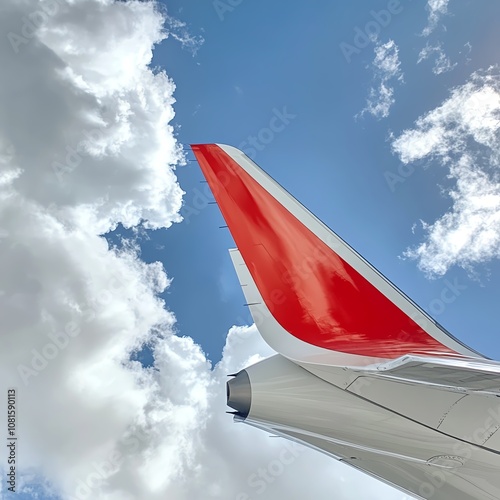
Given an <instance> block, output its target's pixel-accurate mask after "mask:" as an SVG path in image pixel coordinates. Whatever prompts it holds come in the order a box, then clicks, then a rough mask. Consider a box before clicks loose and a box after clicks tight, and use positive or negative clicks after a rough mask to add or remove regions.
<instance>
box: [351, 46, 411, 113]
mask: <svg viewBox="0 0 500 500" xmlns="http://www.w3.org/2000/svg"><path fill="white" fill-rule="evenodd" d="M374 52H375V58H374V60H373V63H372V68H373V71H374V74H375V80H376V86H373V87H371V89H370V92H369V95H368V99H367V101H366V107H365V108H364V109H363V111H362V112H361V114H364V113H366V112H368V113H370V114H372V115H373V116H375V117H376V118H387V117H388V116H389V112H390V109H391V106H392V105H393V104H394V102H395V99H394V88H393V86H392V84H391V83H390V81H391V80H394V79H396V80H397V81H399V82H402V81H403V73H402V72H401V68H400V66H401V62H400V61H399V49H398V46H397V45H396V44H395V43H394V40H389V41H388V42H387V43H385V44H382V43H381V42H377V44H376V45H375V48H374Z"/></svg>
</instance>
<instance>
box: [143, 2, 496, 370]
mask: <svg viewBox="0 0 500 500" xmlns="http://www.w3.org/2000/svg"><path fill="white" fill-rule="evenodd" d="M214 5H215V4H211V3H210V2H206V3H201V4H200V3H199V2H197V3H194V2H175V1H174V2H166V6H167V9H168V12H169V13H170V14H172V15H174V16H176V17H179V18H181V19H183V20H184V21H185V22H186V23H187V25H188V27H189V30H190V31H191V33H192V34H193V35H197V36H202V37H203V38H204V39H205V41H204V43H203V44H202V45H201V47H200V48H199V50H198V51H197V52H196V55H192V53H191V52H190V51H189V50H186V49H185V48H184V49H183V48H182V46H181V45H179V44H178V43H176V41H175V40H173V39H169V40H166V41H165V42H164V43H163V44H162V45H161V46H160V47H159V48H157V49H156V51H155V59H154V61H155V63H156V64H158V65H161V66H162V67H164V68H166V69H167V71H168V74H169V75H170V76H171V77H172V78H173V79H174V81H175V83H176V86H177V89H176V92H175V97H176V99H177V102H176V104H175V110H176V117H175V121H174V123H175V124H176V127H177V128H176V130H177V134H178V138H179V140H180V141H181V142H182V143H183V144H185V145H186V146H187V145H188V144H190V143H197V142H219V143H227V144H231V145H235V146H240V145H243V148H245V147H246V148H247V149H248V148H249V145H248V137H249V136H257V134H258V132H259V131H260V130H261V129H262V128H264V127H267V126H268V124H269V121H270V120H271V118H272V117H273V113H274V112H275V110H278V111H280V112H281V111H283V110H287V112H288V113H289V114H290V115H293V116H294V117H293V118H291V119H290V123H289V124H287V125H286V126H285V127H284V129H283V131H282V132H279V133H276V134H275V136H274V137H273V139H272V141H271V142H270V143H269V144H262V145H261V148H262V150H261V151H257V152H256V154H255V158H254V159H255V161H256V162H257V163H258V164H259V165H260V166H261V167H262V168H264V169H265V170H266V171H267V172H268V173H270V174H271V175H272V176H273V177H274V178H275V179H277V180H278V181H279V182H280V183H281V184H283V185H284V186H285V187H286V188H287V189H288V190H289V191H290V192H291V193H292V194H293V195H294V196H295V197H296V198H298V199H299V200H300V201H301V202H302V203H303V204H305V205H306V206H307V207H308V208H309V209H310V210H311V211H312V212H313V213H315V214H316V215H317V216H318V217H320V218H321V219H322V220H323V221H324V222H325V223H326V224H327V225H328V226H329V227H331V228H332V229H333V230H335V231H336V232H337V233H338V234H340V235H341V236H342V237H343V238H344V239H345V240H346V241H347V242H349V243H350V244H351V245H352V246H353V247H354V248H355V249H357V250H358V251H359V252H360V253H361V254H362V255H363V256H364V257H365V258H367V259H368V260H370V261H371V262H372V264H374V265H375V266H376V267H377V268H378V269H379V270H381V271H382V272H383V273H384V274H385V275H386V276H387V277H388V278H389V279H391V280H392V281H393V282H394V283H395V284H396V285H397V286H398V287H400V288H401V289H402V290H403V291H404V292H406V293H407V294H408V295H409V296H410V297H412V298H413V299H414V300H415V301H416V302H417V303H418V304H419V305H421V306H422V307H423V308H424V309H426V310H427V311H429V312H430V313H431V314H432V315H433V316H434V317H435V318H436V319H437V320H438V321H439V322H440V323H441V324H442V325H443V326H445V327H446V328H447V329H448V330H449V331H450V332H452V333H453V334H454V335H455V336H456V337H458V338H459V339H460V340H462V341H463V342H465V343H467V344H469V345H471V346H472V347H474V348H475V349H477V350H479V351H480V352H482V353H485V354H486V355H488V356H491V357H496V358H498V357H499V356H500V346H499V345H498V342H497V340H496V334H497V325H496V322H495V321H494V320H493V319H492V311H493V310H494V308H495V304H496V297H498V293H499V291H500V289H499V286H500V285H499V280H498V279H496V277H498V272H499V265H498V262H497V261H495V260H492V261H489V262H485V263H481V264H477V265H475V266H474V267H473V270H472V271H471V270H468V271H464V270H463V269H462V268H460V267H458V266H453V267H452V268H451V269H450V270H449V271H448V272H447V273H446V274H445V275H444V276H442V277H434V279H429V278H428V277H426V276H425V275H424V273H423V272H422V271H420V270H419V269H418V268H417V265H416V262H415V260H411V259H402V258H401V257H402V255H403V252H404V251H405V249H406V248H408V247H413V246H415V245H417V244H418V243H419V242H421V241H422V238H423V236H424V233H423V230H422V228H421V225H420V224H419V221H420V220H423V221H425V222H427V223H432V222H433V221H435V220H436V219H438V218H439V217H440V216H441V215H442V214H443V213H444V212H445V211H446V210H447V209H448V208H449V207H450V205H451V200H450V197H449V196H447V195H446V194H445V192H446V190H447V189H449V188H450V185H451V183H450V181H449V179H447V172H446V170H445V169H443V168H442V167H440V166H439V165H437V163H438V162H437V161H435V160H433V159H426V160H424V161H421V162H419V163H417V164H413V165H409V166H407V167H406V170H403V168H404V165H403V164H402V162H401V161H400V158H399V157H398V156H397V155H396V154H394V153H393V152H392V151H391V139H390V137H391V134H393V135H394V136H398V135H400V134H401V133H402V131H403V130H405V129H409V128H411V127H412V126H413V123H414V122H415V120H416V119H417V118H418V117H419V116H421V115H423V114H425V113H426V112H428V111H430V110H432V109H433V108H434V107H436V106H437V105H439V104H440V103H441V102H442V101H444V100H445V99H446V98H447V97H448V96H449V94H450V90H451V89H452V88H453V87H455V86H459V85H461V84H463V83H464V82H466V81H467V79H468V78H469V77H470V75H471V74H472V73H473V72H474V71H476V70H478V69H481V68H486V67H488V66H489V65H491V64H495V63H496V62H497V59H498V57H497V54H496V53H495V51H492V50H490V49H489V48H490V47H494V46H496V44H497V42H498V37H499V35H497V34H496V30H495V23H494V21H493V20H494V19H496V15H497V14H498V10H499V7H498V6H496V4H494V3H485V4H482V6H481V8H477V7H474V16H475V17H474V19H477V22H475V23H471V22H470V16H471V9H472V8H473V6H472V2H458V3H454V4H452V5H451V6H450V11H449V13H448V14H447V15H445V16H444V17H442V18H441V19H440V20H439V25H438V26H437V27H436V29H435V30H434V32H433V33H431V34H430V35H429V36H427V37H424V36H422V31H423V29H424V27H425V26H426V25H427V17H428V11H426V9H425V8H423V6H422V4H421V3H419V2H408V1H407V2H404V1H402V2H400V3H397V4H394V6H395V7H394V10H395V11H396V12H398V13H397V14H392V16H391V19H390V22H389V24H388V25H387V26H385V27H381V30H380V34H379V40H380V43H387V42H388V41H390V40H393V41H394V42H395V43H396V44H397V47H398V49H399V60H400V72H401V74H402V75H403V81H398V80H397V78H396V79H394V80H395V85H394V100H395V102H394V104H393V105H392V107H391V109H390V114H389V116H388V117H386V118H383V117H375V116H373V115H371V114H370V113H368V112H365V113H362V110H363V109H364V108H365V106H366V99H367V97H368V94H369V90H370V88H371V87H372V86H373V85H374V83H376V81H377V80H376V76H375V75H374V70H373V64H372V63H373V60H374V47H375V45H376V44H375V43H369V44H368V45H367V46H366V47H364V48H358V47H357V46H356V45H354V42H355V35H356V31H355V30H356V28H357V27H358V28H361V29H364V28H365V27H366V25H367V23H369V22H371V21H373V19H374V18H373V14H372V13H371V12H372V11H374V12H380V11H381V10H386V8H387V5H388V4H387V2H385V1H379V2H373V3H372V4H371V5H370V8H364V7H360V5H359V4H349V3H343V4H335V3H331V2H319V3H318V4H316V5H315V7H314V8H311V6H310V5H309V4H307V3H305V2H296V3H294V4H293V5H290V6H288V7H287V8H286V9H284V8H283V6H282V4H278V3H271V4H270V3H264V2H241V3H240V4H239V5H238V6H236V7H231V10H230V4H228V3H227V4H224V5H226V6H227V10H226V7H223V6H222V4H219V5H220V9H221V10H220V11H219V12H220V13H221V16H222V17H223V19H222V20H221V19H220V16H219V15H218V12H217V11H216V8H215V7H214ZM368 29H370V28H368ZM342 43H344V44H350V45H351V47H354V48H355V49H356V51H357V52H352V53H350V54H349V53H348V52H347V51H349V50H350V49H348V48H345V49H344V51H343V49H342V47H346V46H342V45H341V44H342ZM426 44H430V45H432V46H435V45H437V44H440V45H441V47H442V49H443V51H444V53H446V55H447V57H448V58H449V59H450V61H451V64H456V66H455V67H454V68H453V69H452V70H450V71H446V72H443V73H441V74H434V73H433V71H432V67H433V60H432V57H431V58H430V59H428V60H424V61H422V62H421V63H419V64H417V61H418V58H419V53H420V52H421V50H422V49H423V48H424V47H425V46H426ZM466 44H470V48H469V45H466ZM358 52H359V53H358ZM345 53H347V54H348V56H349V58H350V61H348V60H347V59H346V57H345ZM245 141H246V143H245ZM187 158H189V159H192V158H193V156H192V155H191V154H188V155H187ZM398 168H399V169H401V170H400V172H403V175H401V174H400V173H399V172H398ZM407 172H412V173H411V175H409V176H408V177H405V175H407ZM177 175H178V177H179V182H180V184H181V187H182V188H183V190H184V191H185V192H186V194H185V196H184V208H183V210H181V214H183V215H184V217H185V220H184V222H182V223H181V224H178V225H175V226H174V227H172V228H171V229H170V230H168V231H157V232H153V233H151V234H149V237H150V238H151V239H150V240H149V241H144V242H143V243H142V244H141V247H142V251H143V254H142V255H143V257H144V258H145V259H146V260H160V261H161V262H163V263H164V265H165V268H166V270H167V273H168V275H169V276H170V277H172V278H173V283H172V285H171V287H170V288H169V289H168V291H167V296H166V302H167V304H168V306H169V307H170V308H171V310H172V311H174V313H175V315H176V317H177V321H178V323H177V327H178V329H179V332H180V334H181V335H190V336H192V337H193V338H194V339H195V340H196V341H197V342H199V343H200V345H201V346H202V347H203V349H204V350H205V351H206V352H207V354H208V356H209V357H210V359H211V360H212V361H214V362H217V361H218V360H219V359H220V356H221V352H222V347H223V345H224V342H225V336H226V332H227V330H228V328H229V327H230V326H231V325H233V324H246V323H248V322H249V316H248V311H247V310H246V309H245V308H244V307H243V305H242V304H243V303H244V299H243V296H242V294H241V293H240V290H239V286H238V283H237V280H236V277H235V274H234V273H233V270H232V266H231V263H230V259H229V256H228V253H227V251H226V250H227V248H229V247H231V246H232V241H231V238H230V235H229V234H228V232H227V230H225V229H219V228H218V227H219V226H221V225H223V224H224V222H223V219H222V217H221V215H220V213H219V211H218V209H217V207H216V206H215V205H207V204H206V203H207V201H208V197H207V194H208V196H209V193H208V191H207V187H206V186H205V185H203V184H201V183H200V181H201V180H202V179H203V177H202V176H201V173H200V171H199V169H198V166H197V164H196V163H188V164H187V166H184V167H179V168H178V170H177ZM393 175H397V176H399V177H394V176H393ZM401 181H404V182H401ZM414 225H416V228H415V231H414V233H413V232H412V227H414ZM449 283H451V284H452V285H453V284H454V283H455V287H454V288H453V289H455V288H456V284H458V287H459V291H458V293H459V295H457V298H456V300H454V301H453V302H452V303H449V304H446V305H445V306H444V307H443V305H442V304H440V303H437V302H436V300H439V297H440V294H441V293H442V291H443V289H445V288H448V287H449Z"/></svg>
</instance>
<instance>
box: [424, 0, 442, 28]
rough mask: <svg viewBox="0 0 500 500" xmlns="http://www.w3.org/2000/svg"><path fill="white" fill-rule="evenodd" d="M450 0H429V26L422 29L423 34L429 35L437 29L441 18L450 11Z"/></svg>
mask: <svg viewBox="0 0 500 500" xmlns="http://www.w3.org/2000/svg"><path fill="white" fill-rule="evenodd" d="M448 3H449V0H428V1H427V10H428V12H429V17H428V21H427V26H426V27H425V28H424V30H423V31H422V35H423V36H429V35H430V34H431V33H432V32H433V31H434V30H435V29H436V26H437V24H438V22H439V20H440V19H441V17H442V16H444V15H445V14H446V13H447V12H448Z"/></svg>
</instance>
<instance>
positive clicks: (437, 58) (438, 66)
mask: <svg viewBox="0 0 500 500" xmlns="http://www.w3.org/2000/svg"><path fill="white" fill-rule="evenodd" d="M432 56H434V65H433V67H432V72H433V73H434V74H435V75H440V74H442V73H447V72H448V71H451V70H452V69H454V68H455V66H456V65H457V63H452V62H451V61H450V58H449V57H448V56H447V55H446V54H445V52H444V50H443V47H442V46H441V44H439V43H438V44H437V45H429V44H428V43H427V44H426V46H425V47H424V48H423V49H422V50H421V51H420V53H419V54H418V60H417V64H419V63H421V62H422V61H425V60H426V59H429V58H430V57H432Z"/></svg>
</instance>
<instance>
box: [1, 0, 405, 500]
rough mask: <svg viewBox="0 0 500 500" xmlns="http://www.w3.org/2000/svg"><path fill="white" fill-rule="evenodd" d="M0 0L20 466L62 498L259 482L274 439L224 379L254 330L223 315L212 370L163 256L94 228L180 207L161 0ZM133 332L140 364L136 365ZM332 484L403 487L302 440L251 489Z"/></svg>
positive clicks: (5, 283)
mask: <svg viewBox="0 0 500 500" xmlns="http://www.w3.org/2000/svg"><path fill="white" fill-rule="evenodd" d="M1 10H2V15H1V16H0V60H1V61H2V72H1V73H0V89H1V91H0V228H1V231H0V235H1V237H0V276H1V277H2V278H1V289H2V290H1V292H2V293H0V317H1V318H2V323H1V326H0V328H1V338H2V348H1V349H0V380H2V394H4V395H5V394H6V392H5V391H6V388H7V387H17V402H18V420H17V425H18V427H17V432H18V436H19V441H18V446H19V448H18V457H19V460H20V462H19V465H18V471H17V472H18V474H19V476H21V477H22V476H23V474H26V477H25V479H26V480H28V481H29V478H35V481H34V482H35V483H40V484H41V485H45V486H46V487H49V488H50V489H51V490H52V491H53V492H55V493H58V494H60V495H61V496H62V498H65V499H69V498H80V499H81V498H92V499H120V500H123V499H141V500H142V499H148V500H155V499H165V498H175V499H176V500H193V499H201V498H203V499H208V498H228V499H234V498H238V497H237V495H238V494H239V493H243V494H248V496H255V495H257V494H258V492H256V489H255V486H252V485H251V484H249V483H248V480H249V478H250V477H251V475H252V474H254V473H256V471H258V469H259V467H267V465H268V464H269V463H270V462H271V461H272V460H276V459H277V457H279V453H280V452H281V450H282V449H283V446H285V445H284V443H283V441H281V440H277V439H275V440H272V439H269V438H268V437H267V435H266V434H265V433H262V432H260V431H257V430H253V429H251V428H248V427H246V426H242V425H233V424H232V423H231V418H230V417H229V416H228V415H226V414H225V413H224V411H225V409H226V408H225V400H224V399H225V390H224V381H225V379H226V374H227V373H229V372H232V371H235V370H237V369H239V368H241V367H243V366H246V365H247V364H249V363H252V362H254V361H256V360H258V359H259V357H262V356H267V355H269V354H270V349H269V348H268V347H267V346H266V345H265V344H264V342H263V341H262V339H261V338H260V336H259V335H258V334H257V332H256V329H255V327H251V328H241V327H240V328H233V329H232V330H231V331H230V332H229V335H228V338H227V342H226V347H225V350H224V357H223V360H222V362H221V363H220V364H219V365H218V366H217V367H216V368H215V370H213V371H212V370H211V366H210V364H209V362H208V361H207V359H206V357H205V355H204V353H203V352H202V351H201V349H200V347H199V346H197V345H196V344H195V343H194V342H193V340H192V339H191V338H188V337H179V336H176V335H175V334H174V332H173V326H174V323H175V317H174V315H173V314H172V313H171V312H169V311H168V310H167V309H166V308H165V304H164V303H163V302H162V301H161V300H159V298H158V293H159V292H161V291H162V290H164V289H165V288H166V287H167V286H168V285H169V279H168V278H167V276H166V274H165V271H164V270H163V267H162V265H161V264H159V263H154V264H149V265H148V264H145V263H144V262H142V261H141V260H140V259H139V258H138V256H137V254H136V252H135V251H134V248H133V245H129V246H128V247H126V249H125V250H123V251H116V250H112V249H109V248H108V245H107V242H106V240H105V239H104V238H103V237H101V236H100V235H101V234H103V233H105V232H107V231H109V230H110V229H112V228H113V227H115V225H116V224H117V223H119V222H121V223H122V224H124V225H126V226H135V225H137V224H138V223H139V222H140V221H141V220H143V221H144V225H145V226H146V227H150V228H168V227H169V226H170V225H171V224H172V223H173V222H176V221H179V220H180V217H179V215H178V212H179V209H180V206H181V197H182V191H181V189H180V188H179V186H178V184H177V181H176V177H175V174H174V171H173V167H174V165H176V164H178V163H179V162H180V161H182V156H181V151H180V147H179V145H178V143H177V142H176V139H175V137H174V134H173V129H172V126H171V125H170V124H169V123H170V121H171V119H172V118H173V116H174V111H173V107H172V105H173V102H174V98H173V92H174V84H173V82H172V81H171V80H170V79H169V78H168V77H167V75H166V74H164V73H162V72H154V71H152V70H151V68H150V66H149V63H150V62H151V56H152V49H153V47H154V44H155V43H158V42H160V41H161V40H162V39H164V38H165V37H166V36H168V33H167V32H164V31H163V30H164V28H163V18H162V14H161V12H160V11H159V10H158V9H157V8H156V6H155V4H154V3H151V2H139V1H137V2H114V1H112V0H72V1H71V2H70V1H65V0H57V1H56V0H41V1H35V0H32V1H28V0H26V1H22V2H20V1H18V0H3V3H2V8H1ZM26 20H28V21H26ZM35 20H36V21H35ZM32 22H33V23H36V26H38V27H36V26H35V25H32V24H31V23H32ZM170 25H171V23H170ZM144 343H148V344H149V345H151V346H152V348H153V349H154V353H155V360H156V361H155V366H154V367H152V368H148V369H146V368H144V367H143V366H141V365H140V364H139V363H138V362H132V361H130V355H131V353H132V352H133V351H134V350H137V349H140V348H141V346H142V345H143V344H144ZM5 400H6V398H5V397H3V398H2V399H1V401H2V403H1V408H0V412H2V415H5V414H6V413H5ZM1 432H2V433H4V432H5V430H2V431H1ZM1 439H2V442H4V443H5V435H4V434H1ZM5 456H6V454H2V457H1V459H0V460H2V462H1V463H2V465H3V466H4V467H5V462H4V460H5ZM4 472H5V471H3V473H4ZM3 477H4V478H5V475H3ZM21 477H20V479H21ZM312 477H314V478H315V479H314V481H309V480H308V479H309V478H312ZM36 478H38V479H36ZM304 478H307V479H304ZM20 484H22V482H21V483H20ZM47 485H49V486H47ZM3 488H4V490H5V486H3ZM24 489H25V491H26V492H31V493H33V491H34V490H33V488H32V485H31V484H29V483H28V484H24ZM333 492H335V493H334V494H335V495H336V497H337V498H339V499H355V498H367V497H370V498H372V499H380V500H381V499H382V498H383V499H387V498H390V497H391V498H401V496H402V495H401V494H398V493H394V492H392V491H389V490H388V488H387V487H385V486H383V485H382V484H380V483H377V482H374V481H373V480H371V479H367V478H365V477H364V476H363V479H362V480H360V475H359V473H357V472H355V471H352V470H350V469H347V468H346V467H345V466H343V465H340V464H337V463H336V462H335V461H333V460H330V459H328V458H326V457H324V456H323V455H320V454H318V453H315V452H313V451H310V450H309V451H304V452H300V453H298V454H297V459H296V460H295V461H294V462H293V463H292V464H290V465H288V466H287V468H286V470H285V471H284V473H283V475H282V477H279V478H275V479H274V478H273V481H272V483H271V482H269V483H267V484H266V485H265V490H264V491H263V492H262V493H261V494H259V498H261V499H263V500H265V499H271V498H276V497H277V496H284V497H286V498H290V499H302V498H305V497H313V498H317V499H321V498H325V499H326V498H331V496H332V494H333ZM240 498H241V497H240ZM243 498H245V497H244V496H243Z"/></svg>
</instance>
